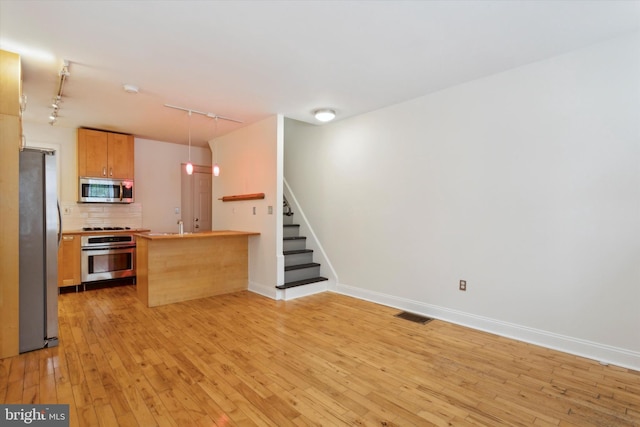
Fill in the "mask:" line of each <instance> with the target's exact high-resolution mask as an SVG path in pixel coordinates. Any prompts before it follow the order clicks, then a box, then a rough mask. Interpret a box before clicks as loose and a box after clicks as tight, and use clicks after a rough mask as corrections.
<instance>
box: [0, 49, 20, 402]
mask: <svg viewBox="0 0 640 427" xmlns="http://www.w3.org/2000/svg"><path fill="white" fill-rule="evenodd" d="M20 81H21V68H20V56H19V55H17V54H15V53H12V52H7V51H4V50H0V236H1V237H0V359H3V358H5V357H11V356H16V355H18V351H19V324H20V315H19V312H18V307H19V305H20V304H19V302H20V301H19V293H20V292H19V288H20V285H19V274H18V273H19V268H18V266H19V264H20V263H19V257H18V253H19V242H20V236H19V229H20V227H19V225H20V212H19V206H20V197H19V187H20V172H19V167H18V165H19V163H20V143H21V140H22V138H21V128H22V120H21V117H20V94H21V92H20V91H21V89H20V88H21V86H20ZM0 394H2V393H1V392H0Z"/></svg>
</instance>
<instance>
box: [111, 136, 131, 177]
mask: <svg viewBox="0 0 640 427" xmlns="http://www.w3.org/2000/svg"><path fill="white" fill-rule="evenodd" d="M108 140H109V150H108V156H109V159H108V162H107V163H108V165H109V170H108V172H107V173H108V176H107V177H108V178H117V179H131V180H133V153H134V150H133V135H124V134H121V133H110V134H109V138H108Z"/></svg>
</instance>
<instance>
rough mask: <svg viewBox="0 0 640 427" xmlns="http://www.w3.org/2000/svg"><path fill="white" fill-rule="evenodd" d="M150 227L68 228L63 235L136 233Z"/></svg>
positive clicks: (145, 230)
mask: <svg viewBox="0 0 640 427" xmlns="http://www.w3.org/2000/svg"><path fill="white" fill-rule="evenodd" d="M149 231H151V230H149V229H148V228H132V229H130V230H66V231H63V232H62V235H63V236H65V235H70V234H82V235H92V236H93V235H99V234H136V233H146V232H149Z"/></svg>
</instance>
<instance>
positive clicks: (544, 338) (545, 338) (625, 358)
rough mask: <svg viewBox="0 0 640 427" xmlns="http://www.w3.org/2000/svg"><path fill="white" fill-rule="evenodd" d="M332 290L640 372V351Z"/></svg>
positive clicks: (353, 290) (373, 295)
mask: <svg viewBox="0 0 640 427" xmlns="http://www.w3.org/2000/svg"><path fill="white" fill-rule="evenodd" d="M329 291H330V292H335V293H339V294H343V295H347V296H351V297H354V298H359V299H362V300H366V301H371V302H374V303H377V304H382V305H386V306H389V307H394V308H398V309H400V310H405V311H409V312H412V313H416V314H421V315H423V316H427V317H432V318H435V319H440V320H444V321H447V322H451V323H455V324H457V325H461V326H467V327H469V328H472V329H478V330H481V331H484V332H489V333H492V334H496V335H500V336H503V337H506V338H512V339H515V340H518V341H524V342H527V343H530V344H535V345H539V346H541V347H546V348H550V349H553V350H558V351H562V352H565V353H569V354H573V355H576V356H580V357H585V358H587V359H592V360H596V361H598V362H600V363H602V364H611V365H616V366H620V367H623V368H628V369H633V370H636V371H640V352H635V351H631V350H626V349H623V348H618V347H613V346H609V345H606V344H600V343H596V342H592V341H588V340H583V339H580V338H574V337H570V336H566V335H561V334H556V333H553V332H548V331H543V330H539V329H535V328H530V327H527V326H522V325H517V324H513V323H509V322H503V321H500V320H496V319H491V318H488V317H483V316H477V315H474V314H471V313H465V312H462V311H457V310H452V309H449V308H446V307H440V306H436V305H432V304H426V303H423V302H419V301H413V300H409V299H405V298H400V297H395V296H392V295H387V294H383V293H379V292H374V291H369V290H366V289H362V288H356V287H353V286H349V285H344V284H336V285H335V287H331V288H330V289H329Z"/></svg>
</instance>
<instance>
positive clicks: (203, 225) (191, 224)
mask: <svg viewBox="0 0 640 427" xmlns="http://www.w3.org/2000/svg"><path fill="white" fill-rule="evenodd" d="M211 177H212V174H211V166H200V165H194V166H193V174H191V175H189V174H187V172H186V170H185V167H184V165H181V197H180V199H181V200H180V204H181V207H180V209H181V211H182V222H183V223H184V231H185V232H189V233H199V232H201V231H210V230H211Z"/></svg>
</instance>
